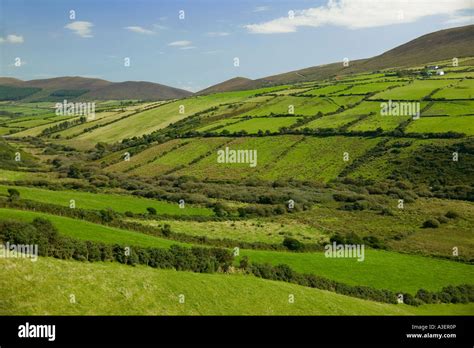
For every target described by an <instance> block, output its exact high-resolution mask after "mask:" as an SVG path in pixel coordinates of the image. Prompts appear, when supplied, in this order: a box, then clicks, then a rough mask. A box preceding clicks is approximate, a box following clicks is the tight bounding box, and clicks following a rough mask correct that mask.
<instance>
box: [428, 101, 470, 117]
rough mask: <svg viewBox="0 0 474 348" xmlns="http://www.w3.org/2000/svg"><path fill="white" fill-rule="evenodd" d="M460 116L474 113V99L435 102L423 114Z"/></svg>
mask: <svg viewBox="0 0 474 348" xmlns="http://www.w3.org/2000/svg"><path fill="white" fill-rule="evenodd" d="M445 115H446V116H460V115H474V101H473V100H462V101H450V102H441V101H436V102H434V103H433V104H432V105H431V106H430V107H429V108H428V109H427V110H425V111H424V112H423V113H422V114H421V116H445Z"/></svg>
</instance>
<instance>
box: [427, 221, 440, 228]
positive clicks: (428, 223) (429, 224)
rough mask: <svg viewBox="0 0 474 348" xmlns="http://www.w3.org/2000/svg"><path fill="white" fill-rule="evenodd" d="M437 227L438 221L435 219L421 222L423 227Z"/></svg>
mask: <svg viewBox="0 0 474 348" xmlns="http://www.w3.org/2000/svg"><path fill="white" fill-rule="evenodd" d="M438 227H439V221H438V220H436V219H428V220H426V221H425V222H423V228H438Z"/></svg>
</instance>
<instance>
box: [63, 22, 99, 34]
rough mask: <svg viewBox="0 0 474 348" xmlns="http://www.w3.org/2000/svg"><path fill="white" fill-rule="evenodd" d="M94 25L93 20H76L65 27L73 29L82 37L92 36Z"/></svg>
mask: <svg viewBox="0 0 474 348" xmlns="http://www.w3.org/2000/svg"><path fill="white" fill-rule="evenodd" d="M93 26H94V24H92V23H91V22H83V21H76V22H72V23H69V24H68V25H66V26H65V27H64V28H66V29H70V30H72V31H73V32H74V33H75V34H77V35H79V36H80V37H92V30H91V28H92V27H93Z"/></svg>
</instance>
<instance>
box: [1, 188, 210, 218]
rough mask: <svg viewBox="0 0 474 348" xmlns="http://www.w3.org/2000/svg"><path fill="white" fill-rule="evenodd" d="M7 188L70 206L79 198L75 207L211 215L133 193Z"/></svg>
mask: <svg viewBox="0 0 474 348" xmlns="http://www.w3.org/2000/svg"><path fill="white" fill-rule="evenodd" d="M8 188H14V189H16V190H18V191H19V192H20V197H21V198H24V199H30V200H35V201H38V202H43V203H50V204H57V205H62V206H66V207H68V206H69V201H70V200H71V199H74V200H75V201H76V208H81V209H89V210H101V209H107V208H111V209H113V210H115V211H117V212H122V213H123V212H126V211H131V212H134V213H146V208H148V207H154V208H155V209H156V211H157V214H171V215H206V216H209V215H212V211H211V210H210V209H207V208H200V207H193V206H190V205H187V206H186V205H185V208H182V209H181V208H179V206H178V203H175V204H174V203H169V202H164V201H157V200H153V199H147V198H140V197H134V196H130V195H117V194H108V193H90V192H80V191H69V190H65V191H51V190H45V189H39V188H34V187H21V186H3V185H0V195H6V192H7V190H8Z"/></svg>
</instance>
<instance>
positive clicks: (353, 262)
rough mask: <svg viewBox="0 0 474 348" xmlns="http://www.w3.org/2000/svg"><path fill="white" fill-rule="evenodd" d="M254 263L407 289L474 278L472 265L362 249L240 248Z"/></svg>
mask: <svg viewBox="0 0 474 348" xmlns="http://www.w3.org/2000/svg"><path fill="white" fill-rule="evenodd" d="M240 255H242V256H248V257H249V259H250V260H251V261H253V262H258V263H266V262H268V263H271V264H274V265H278V264H287V265H289V266H290V267H291V268H293V269H294V270H295V271H297V272H300V273H308V274H317V275H320V276H323V277H326V278H329V279H333V280H337V281H340V282H343V283H346V284H350V285H366V286H371V287H374V288H379V289H389V290H393V291H406V292H409V293H412V294H415V293H416V291H418V290H419V289H422V288H423V289H427V290H432V291H438V290H441V288H442V287H443V286H446V285H457V284H466V283H470V282H472V279H473V278H474V267H473V266H472V265H466V264H462V263H458V262H453V261H445V260H439V259H433V258H429V257H422V256H417V255H403V254H399V253H395V252H390V251H380V250H371V249H366V250H365V259H364V261H362V262H359V261H357V259H348V258H339V259H337V258H327V257H325V256H324V252H323V251H322V252H319V253H289V252H286V253H285V252H276V251H263V250H258V251H257V250H241V251H240Z"/></svg>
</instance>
